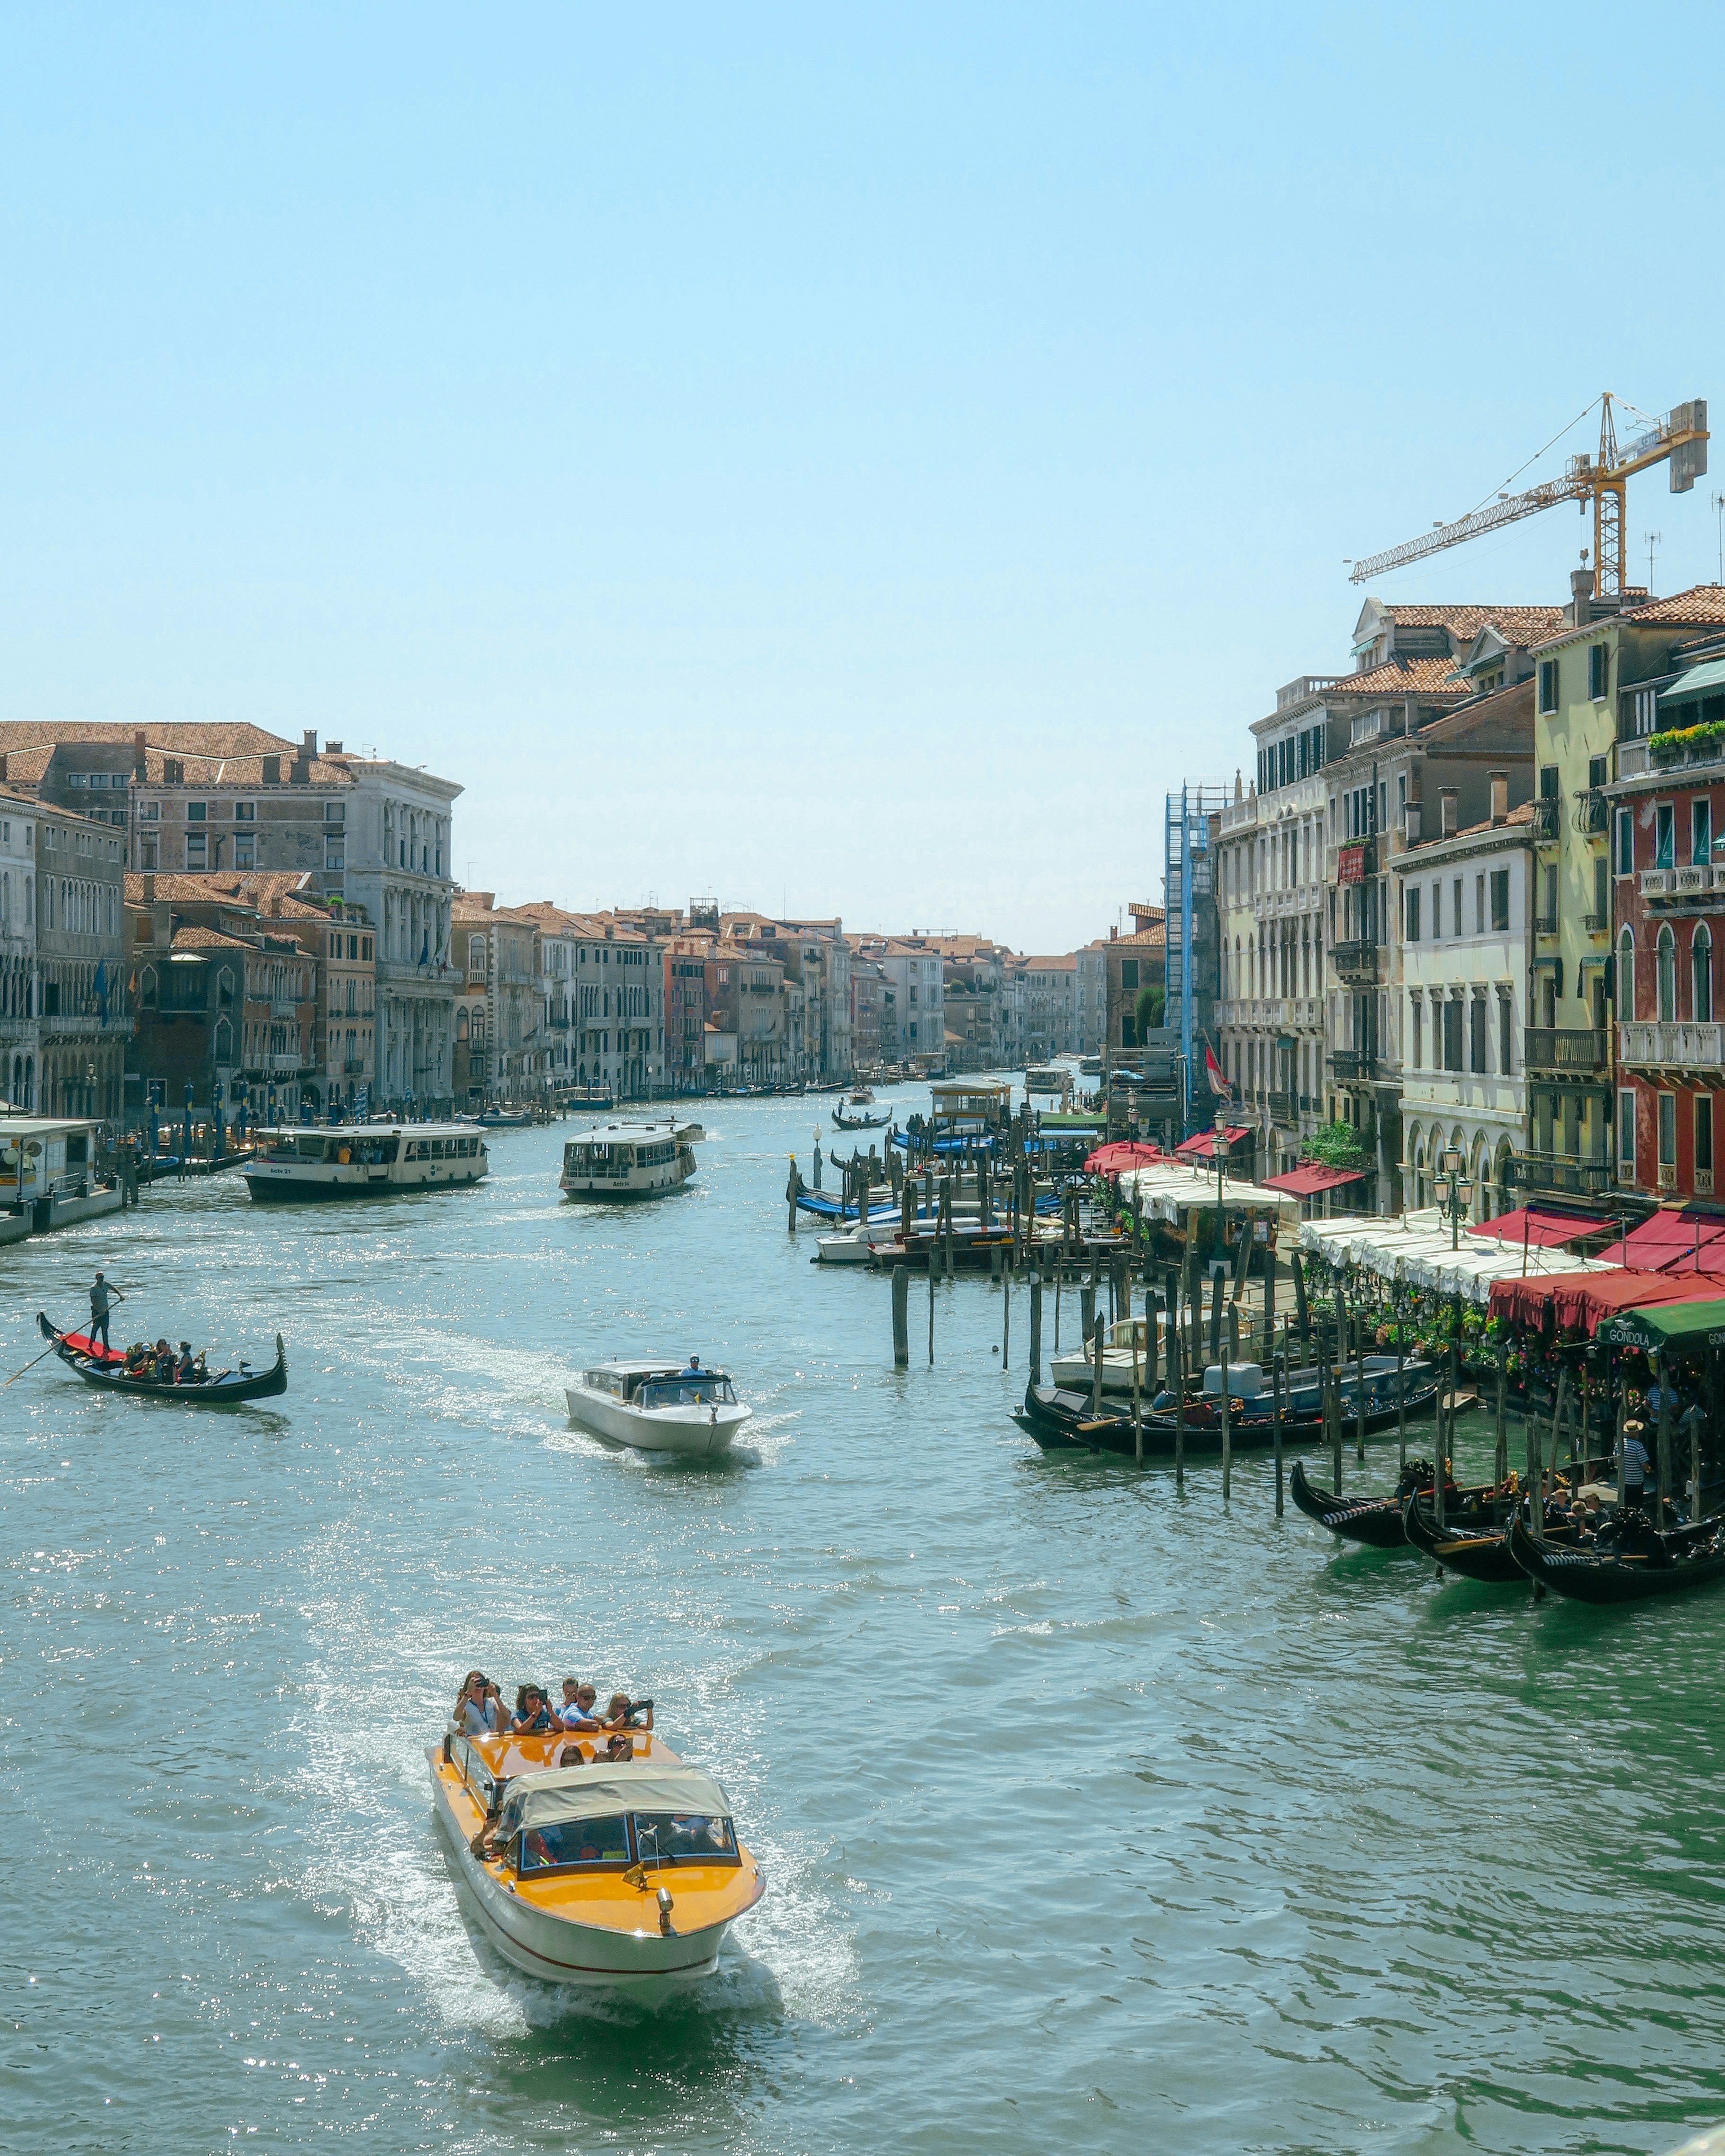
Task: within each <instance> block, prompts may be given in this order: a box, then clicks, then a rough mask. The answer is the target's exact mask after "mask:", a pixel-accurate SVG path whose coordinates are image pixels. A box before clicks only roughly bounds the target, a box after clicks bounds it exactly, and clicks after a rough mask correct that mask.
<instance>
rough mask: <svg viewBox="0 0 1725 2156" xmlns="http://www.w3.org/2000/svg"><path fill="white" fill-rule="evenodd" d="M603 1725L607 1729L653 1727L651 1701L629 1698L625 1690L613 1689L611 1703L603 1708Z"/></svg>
mask: <svg viewBox="0 0 1725 2156" xmlns="http://www.w3.org/2000/svg"><path fill="white" fill-rule="evenodd" d="M604 1727H606V1728H607V1729H650V1728H651V1727H653V1702H652V1701H651V1700H650V1699H631V1698H630V1697H629V1694H628V1693H627V1692H626V1691H614V1692H613V1693H612V1695H611V1703H610V1705H609V1706H608V1707H607V1708H606V1709H605V1721H604Z"/></svg>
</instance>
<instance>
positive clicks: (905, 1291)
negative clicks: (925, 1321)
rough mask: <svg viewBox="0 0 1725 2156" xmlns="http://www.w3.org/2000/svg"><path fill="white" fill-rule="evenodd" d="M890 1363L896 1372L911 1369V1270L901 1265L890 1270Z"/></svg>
mask: <svg viewBox="0 0 1725 2156" xmlns="http://www.w3.org/2000/svg"><path fill="white" fill-rule="evenodd" d="M892 1363H893V1368H895V1369H898V1370H908V1369H909V1368H910V1367H911V1269H910V1267H909V1266H908V1265H905V1264H903V1263H900V1264H898V1265H895V1266H894V1267H893V1269H892Z"/></svg>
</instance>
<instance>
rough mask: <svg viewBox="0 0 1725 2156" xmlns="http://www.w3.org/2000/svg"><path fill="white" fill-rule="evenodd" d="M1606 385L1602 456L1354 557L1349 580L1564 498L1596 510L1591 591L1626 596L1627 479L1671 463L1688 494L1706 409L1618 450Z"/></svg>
mask: <svg viewBox="0 0 1725 2156" xmlns="http://www.w3.org/2000/svg"><path fill="white" fill-rule="evenodd" d="M1614 401H1615V400H1614V399H1613V398H1612V395H1611V393H1610V391H1609V389H1608V390H1607V391H1606V392H1605V393H1604V395H1603V396H1602V397H1601V398H1600V399H1599V454H1598V456H1597V457H1594V456H1589V455H1588V454H1585V453H1584V454H1581V455H1579V456H1574V457H1571V458H1570V459H1569V462H1568V466H1567V467H1566V469H1565V470H1564V473H1563V477H1562V478H1561V479H1553V480H1544V481H1543V482H1542V484H1541V485H1538V486H1532V487H1529V488H1527V490H1526V491H1525V492H1524V493H1522V494H1501V495H1498V497H1497V500H1496V501H1493V502H1490V503H1487V505H1486V506H1485V507H1484V508H1483V509H1476V510H1474V511H1472V512H1471V514H1470V515H1468V516H1461V517H1458V518H1456V520H1455V522H1454V523H1453V524H1438V525H1435V526H1433V528H1432V529H1431V530H1430V531H1427V532H1425V533H1423V534H1422V535H1421V536H1420V537H1419V538H1418V539H1409V540H1404V542H1403V543H1402V544H1401V545H1400V546H1399V547H1388V548H1386V549H1385V551H1384V552H1383V553H1381V554H1373V555H1370V556H1368V557H1367V558H1366V559H1365V560H1364V561H1361V562H1355V563H1354V565H1353V572H1352V574H1351V575H1350V577H1349V578H1348V582H1349V583H1355V584H1363V583H1365V582H1366V581H1367V579H1368V577H1378V576H1382V575H1383V574H1384V572H1385V571H1386V570H1389V569H1399V568H1401V567H1404V565H1405V564H1406V563H1408V562H1422V561H1424V560H1425V557H1426V556H1427V555H1428V554H1439V553H1441V552H1443V551H1444V549H1445V547H1459V546H1461V544H1462V542H1464V541H1466V540H1468V539H1477V538H1478V537H1480V536H1481V534H1482V533H1484V532H1486V531H1497V530H1498V529H1500V527H1501V526H1503V525H1506V524H1514V523H1517V521H1519V520H1520V519H1521V518H1522V517H1523V516H1537V515H1538V512H1539V511H1541V510H1542V509H1552V508H1554V507H1555V506H1556V505H1557V504H1558V502H1560V501H1581V502H1585V501H1589V500H1591V502H1592V503H1593V510H1594V549H1593V552H1594V578H1595V581H1594V589H1595V590H1596V591H1597V592H1598V593H1599V595H1600V596H1601V597H1602V598H1605V597H1611V598H1621V597H1622V595H1623V591H1624V582H1625V579H1624V569H1625V540H1624V533H1625V519H1624V510H1625V497H1626V494H1627V490H1628V483H1629V481H1630V480H1631V479H1632V478H1633V477H1634V476H1635V474H1636V473H1637V472H1641V471H1645V470H1648V469H1649V468H1650V466H1651V465H1656V464H1668V465H1669V468H1670V473H1671V492H1672V493H1673V494H1687V493H1688V491H1689V490H1690V489H1691V488H1692V486H1693V485H1695V482H1696V481H1697V480H1698V479H1700V478H1702V476H1703V475H1705V473H1706V471H1707V399H1706V398H1704V397H1692V398H1690V400H1689V401H1688V403H1685V404H1677V405H1674V406H1673V407H1672V408H1671V410H1670V411H1669V412H1667V413H1666V415H1665V417H1664V418H1662V419H1656V420H1655V421H1654V422H1653V423H1652V425H1651V427H1649V428H1648V429H1646V431H1645V433H1643V434H1638V435H1636V436H1635V438H1634V439H1633V440H1631V441H1630V442H1627V443H1626V444H1625V445H1624V446H1623V447H1622V449H1620V448H1619V447H1618V441H1617V423H1616V418H1615V413H1614V412H1613V410H1612V405H1613V403H1614Z"/></svg>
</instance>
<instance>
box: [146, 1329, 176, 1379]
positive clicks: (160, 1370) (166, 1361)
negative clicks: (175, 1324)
mask: <svg viewBox="0 0 1725 2156" xmlns="http://www.w3.org/2000/svg"><path fill="white" fill-rule="evenodd" d="M154 1361H155V1364H156V1367H155V1368H154V1369H153V1370H152V1371H151V1373H150V1374H151V1377H153V1378H155V1380H156V1382H157V1384H158V1385H171V1384H172V1383H173V1381H174V1351H173V1349H172V1347H169V1346H168V1344H167V1340H166V1339H162V1340H158V1341H157V1343H156V1353H155V1356H154Z"/></svg>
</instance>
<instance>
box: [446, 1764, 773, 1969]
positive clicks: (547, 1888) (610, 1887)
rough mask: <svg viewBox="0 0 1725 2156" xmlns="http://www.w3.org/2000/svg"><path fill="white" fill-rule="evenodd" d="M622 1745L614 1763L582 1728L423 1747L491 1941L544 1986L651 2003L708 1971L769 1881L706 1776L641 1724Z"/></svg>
mask: <svg viewBox="0 0 1725 2156" xmlns="http://www.w3.org/2000/svg"><path fill="white" fill-rule="evenodd" d="M630 1748H631V1750H632V1752H633V1754H634V1756H633V1757H632V1758H628V1759H624V1760H614V1759H609V1758H601V1757H599V1756H598V1751H599V1747H598V1744H595V1743H594V1742H593V1738H592V1736H591V1735H588V1733H586V1732H582V1733H580V1734H577V1733H576V1732H572V1731H564V1730H558V1731H557V1732H554V1733H552V1734H549V1735H546V1736H542V1737H540V1736H526V1735H512V1736H506V1735H502V1734H499V1735H497V1736H489V1737H480V1738H468V1737H465V1736H462V1735H460V1734H459V1733H458V1732H455V1731H454V1730H453V1729H452V1730H450V1732H449V1733H448V1735H446V1736H445V1737H444V1741H443V1743H441V1744H440V1745H434V1746H433V1747H432V1748H431V1749H430V1750H429V1752H428V1753H427V1754H426V1758H427V1760H428V1763H429V1765H430V1768H431V1788H432V1803H433V1805H434V1809H435V1811H436V1815H437V1823H438V1825H439V1828H441V1830H443V1833H444V1836H445V1837H446V1838H447V1840H448V1841H449V1850H450V1854H451V1856H452V1857H453V1859H454V1865H455V1869H456V1873H457V1876H458V1877H459V1881H460V1884H461V1886H462V1888H463V1890H464V1891H465V1895H466V1897H467V1899H468V1901H469V1902H470V1905H471V1906H472V1907H474V1909H475V1911H476V1912H477V1913H478V1917H479V1923H480V1931H481V1932H482V1933H484V1935H485V1939H486V1941H487V1942H488V1943H489V1944H490V1946H491V1947H492V1948H494V1949H495V1951H496V1952H497V1953H500V1954H501V1955H502V1956H503V1958H504V1959H505V1960H506V1961H508V1962H511V1963H513V1964H514V1966H515V1967H516V1969H525V1970H526V1973H527V1974H528V1975H529V1976H536V1977H538V1978H540V1979H542V1980H543V1981H545V1982H547V1983H549V1984H576V1985H580V1986H582V1987H583V1988H588V1989H592V1988H600V1989H607V1990H617V1991H621V1992H624V1993H627V1994H629V1995H630V1996H632V1997H634V1998H635V1999H639V2000H642V2001H644V2002H650V2001H651V2000H652V1999H655V1997H663V1996H665V1994H668V1993H670V1992H673V1991H677V1990H681V1989H685V1988H686V1987H687V1986H688V1985H690V1984H696V1983H699V1982H700V1981H701V1979H702V1978H704V1977H709V1976H711V1974H713V1972H714V1970H715V1969H716V1968H717V1966H718V1960H719V1947H720V1943H721V1941H722V1940H723V1938H724V1936H725V1933H726V1931H727V1930H728V1929H729V1928H730V1927H731V1925H732V1924H733V1923H734V1922H736V1921H737V1918H738V1917H742V1916H745V1915H747V1912H749V1911H750V1910H751V1909H752V1908H753V1907H754V1906H755V1904H756V1902H758V1901H759V1900H760V1898H761V1897H762V1893H763V1892H765V1891H766V1889H765V1884H764V1881H762V1877H761V1873H760V1869H759V1866H757V1864H756V1862H755V1860H754V1857H753V1856H752V1855H751V1853H750V1852H749V1851H748V1850H747V1849H746V1848H745V1847H744V1846H743V1845H742V1842H741V1841H740V1840H738V1839H737V1829H736V1826H735V1824H734V1823H733V1821H732V1816H731V1804H730V1801H729V1799H727V1798H726V1794H725V1792H724V1791H723V1789H721V1788H720V1786H719V1784H717V1783H716V1781H715V1780H714V1779H713V1778H712V1776H711V1774H703V1773H702V1772H701V1769H700V1768H695V1767H690V1766H687V1765H685V1763H684V1762H683V1761H682V1760H680V1758H678V1757H677V1755H676V1753H675V1752H673V1751H671V1750H670V1749H669V1748H668V1747H667V1746H665V1744H664V1743H661V1742H660V1739H659V1738H656V1737H655V1736H653V1735H652V1734H651V1733H650V1732H644V1731H638V1732H632V1734H631V1739H630ZM570 1754H573V1755H574V1757H573V1758H572V1759H571V1760H570V1763H569V1764H567V1766H566V1765H564V1764H562V1762H563V1760H564V1759H565V1758H567V1757H568V1756H569V1755H570ZM577 1762H578V1763H577Z"/></svg>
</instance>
